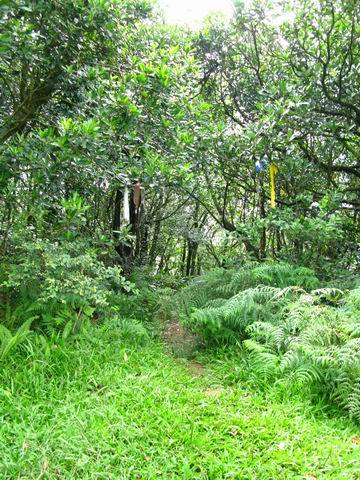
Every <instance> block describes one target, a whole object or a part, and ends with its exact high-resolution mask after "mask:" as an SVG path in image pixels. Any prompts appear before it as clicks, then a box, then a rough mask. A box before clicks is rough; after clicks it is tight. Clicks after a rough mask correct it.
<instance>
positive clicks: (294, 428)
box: [0, 331, 360, 480]
mask: <svg viewBox="0 0 360 480" xmlns="http://www.w3.org/2000/svg"><path fill="white" fill-rule="evenodd" d="M8 362H9V363H7V364H6V365H4V366H3V368H2V371H1V374H0V382H1V383H0V386H1V388H0V412H1V424H0V442H1V460H0V478H1V479H40V478H43V479H51V480H52V479H104V480H105V479H116V480H119V479H146V480H148V479H159V478H163V479H173V478H181V479H189V480H190V479H214V480H217V479H222V478H224V479H225V478H231V479H243V480H248V479H259V480H266V479H268V480H270V479H284V480H285V479H286V480H287V479H301V478H306V475H316V477H317V478H319V479H334V480H335V479H336V480H339V479H358V478H360V477H359V469H358V468H357V463H356V462H357V461H358V460H359V456H360V448H359V445H357V444H356V443H353V442H352V438H354V437H355V436H356V435H357V433H358V432H357V429H356V427H355V425H353V424H352V423H351V422H350V421H346V420H340V419H338V420H336V419H329V418H326V417H325V416H321V415H320V414H319V413H317V414H316V415H315V414H313V410H312V409H313V407H311V406H310V405H309V403H302V402H301V401H300V400H294V399H291V398H288V399H286V400H282V401H280V400H279V398H278V397H276V396H275V395H274V397H273V398H272V397H271V396H269V394H265V393H261V392H257V391H256V390H255V389H254V388H253V387H250V386H247V384H241V383H236V382H230V381H228V379H226V378H225V377H226V371H228V364H227V363H226V362H229V360H227V361H225V360H222V359H221V357H218V358H217V359H213V365H212V364H211V359H210V358H207V359H204V362H209V364H208V365H209V366H208V367H207V368H206V371H205V374H204V375H202V376H195V375H193V374H192V373H191V372H190V371H189V369H188V368H187V364H186V362H185V361H182V360H176V359H174V358H172V357H169V356H168V355H167V354H166V353H165V351H164V349H163V347H162V345H161V344H160V343H158V342H154V341H149V342H148V343H146V344H145V345H143V346H135V345H133V344H131V343H130V342H129V341H127V342H124V340H122V339H121V338H120V337H119V335H117V333H116V332H114V331H107V332H104V331H98V332H97V333H95V334H94V335H93V336H92V339H85V338H82V339H78V340H76V341H75V340H74V341H72V342H70V343H68V344H66V345H63V346H56V345H54V346H53V347H52V348H50V349H47V350H46V349H42V350H41V349H36V350H35V351H34V352H33V353H32V354H31V355H28V356H26V355H25V354H24V353H19V354H18V355H14V356H12V357H10V359H9V361H8ZM223 379H224V381H223ZM308 478H311V477H308ZM313 478H314V477H313Z"/></svg>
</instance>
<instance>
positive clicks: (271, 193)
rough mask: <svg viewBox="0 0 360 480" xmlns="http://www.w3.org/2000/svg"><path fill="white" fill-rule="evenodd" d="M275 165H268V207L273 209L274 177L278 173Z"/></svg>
mask: <svg viewBox="0 0 360 480" xmlns="http://www.w3.org/2000/svg"><path fill="white" fill-rule="evenodd" d="M278 170H279V169H278V167H277V166H276V165H275V163H272V164H271V165H270V207H271V208H275V175H276V174H277V173H278Z"/></svg>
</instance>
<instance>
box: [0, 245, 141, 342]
mask: <svg viewBox="0 0 360 480" xmlns="http://www.w3.org/2000/svg"><path fill="white" fill-rule="evenodd" d="M0 275H1V276H0V278H1V284H0V288H1V291H2V296H3V297H4V299H5V304H6V305H7V307H6V308H5V309H4V312H5V315H4V323H6V326H7V327H8V328H12V327H17V326H18V325H21V324H22V323H23V322H24V321H26V320H27V319H28V318H30V317H32V318H33V320H34V323H33V325H34V326H35V327H37V328H38V329H40V330H42V331H44V332H46V333H47V334H51V333H52V332H54V331H59V330H61V331H63V332H64V335H65V336H66V335H68V334H69V333H71V332H76V331H78V330H79V329H80V328H81V326H82V325H83V324H84V323H86V322H89V321H90V320H93V321H94V320H96V319H99V318H101V317H102V316H104V315H106V314H109V313H110V312H111V310H110V302H109V298H110V297H111V295H112V294H113V292H115V291H126V292H132V291H133V290H134V288H133V285H132V284H131V283H130V282H128V281H127V280H125V278H124V277H123V276H122V275H121V270H120V269H119V268H118V267H105V266H104V265H103V263H101V262H100V261H98V260H97V258H96V252H95V251H94V250H93V249H91V248H89V247H88V246H87V245H86V244H85V243H83V242H79V241H76V242H64V243H62V244H60V243H51V242H49V241H40V240H38V241H34V242H28V243H25V244H24V246H23V247H22V248H21V249H18V251H17V252H15V254H14V255H13V256H12V257H11V259H8V262H7V264H6V265H4V266H3V268H2V271H1V274H0Z"/></svg>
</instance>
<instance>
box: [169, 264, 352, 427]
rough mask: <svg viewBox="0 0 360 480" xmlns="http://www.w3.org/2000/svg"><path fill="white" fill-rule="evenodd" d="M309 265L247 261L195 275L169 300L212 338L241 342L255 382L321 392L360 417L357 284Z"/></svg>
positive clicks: (175, 311) (172, 310) (173, 310)
mask: <svg viewBox="0 0 360 480" xmlns="http://www.w3.org/2000/svg"><path fill="white" fill-rule="evenodd" d="M319 286H320V282H319V280H318V279H317V278H316V277H315V275H314V273H313V272H312V271H311V270H309V269H306V268H302V267H293V266H291V265H288V264H281V263H279V264H276V263H273V264H271V263H270V264H263V265H258V264H250V265H247V266H246V267H244V268H243V269H240V270H238V271H234V270H228V271H227V270H216V271H214V272H211V273H209V274H208V275H205V276H203V277H200V278H198V279H195V280H194V281H193V282H192V283H190V284H189V285H188V286H187V287H185V288H184V289H183V290H181V291H180V292H179V293H178V294H177V295H176V296H173V297H172V298H169V299H168V301H167V303H166V306H165V307H163V308H165V310H166V309H167V311H168V314H169V316H170V317H171V316H172V317H178V318H180V319H181V320H182V322H183V324H184V325H186V326H187V327H188V328H189V329H191V330H192V331H194V332H196V333H197V334H198V335H199V336H201V338H202V339H203V341H204V343H205V344H207V345H220V344H234V343H237V344H239V345H241V347H242V348H244V352H245V353H244V354H246V355H247V357H248V364H249V371H250V372H252V373H253V374H255V375H256V377H257V379H258V382H259V383H263V384H271V383H273V382H280V383H281V382H282V383H284V384H287V385H289V386H292V387H293V386H294V385H296V386H297V387H298V388H302V389H303V390H306V389H307V390H308V391H311V392H316V393H317V394H318V396H319V397H321V398H322V397H325V398H327V399H328V401H330V402H333V403H335V404H337V405H339V406H340V407H342V408H343V409H344V411H345V412H347V414H348V415H349V416H350V417H351V418H353V419H354V420H356V421H360V289H359V288H357V289H354V290H351V291H350V292H343V291H341V290H339V289H337V288H315V287H319Z"/></svg>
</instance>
